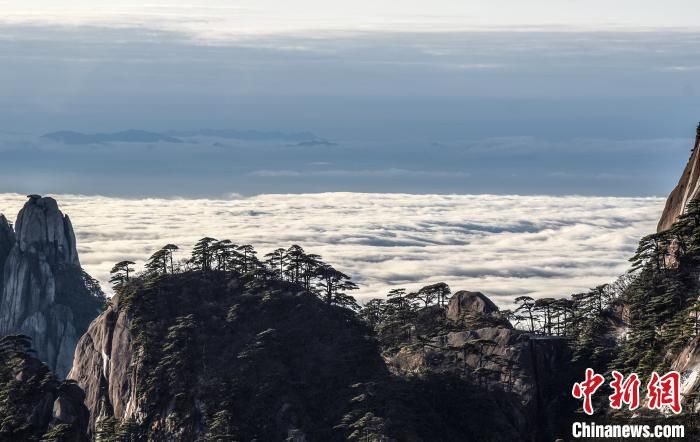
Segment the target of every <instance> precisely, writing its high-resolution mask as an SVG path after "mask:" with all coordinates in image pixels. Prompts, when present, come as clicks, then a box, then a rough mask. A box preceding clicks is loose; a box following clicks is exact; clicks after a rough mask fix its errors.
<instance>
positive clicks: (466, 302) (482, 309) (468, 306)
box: [447, 290, 498, 321]
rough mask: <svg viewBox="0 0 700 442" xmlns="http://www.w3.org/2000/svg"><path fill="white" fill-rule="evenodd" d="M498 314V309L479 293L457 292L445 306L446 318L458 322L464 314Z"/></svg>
mask: <svg viewBox="0 0 700 442" xmlns="http://www.w3.org/2000/svg"><path fill="white" fill-rule="evenodd" d="M495 312H498V307H497V306H496V304H494V303H493V301H491V300H490V299H489V298H488V297H487V296H486V295H484V294H483V293H481V292H468V291H466V290H462V291H459V292H457V293H455V294H454V296H452V298H451V299H450V302H449V304H448V305H447V318H448V319H451V320H453V321H457V320H459V318H460V317H462V315H464V314H465V313H476V314H483V315H490V314H492V313H495Z"/></svg>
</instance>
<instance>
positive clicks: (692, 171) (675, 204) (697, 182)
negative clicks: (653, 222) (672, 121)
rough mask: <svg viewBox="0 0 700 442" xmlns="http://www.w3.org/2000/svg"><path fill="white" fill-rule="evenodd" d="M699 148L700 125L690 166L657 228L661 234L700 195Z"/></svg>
mask: <svg viewBox="0 0 700 442" xmlns="http://www.w3.org/2000/svg"><path fill="white" fill-rule="evenodd" d="M698 147H700V125H698V129H697V135H696V138H695V145H694V147H693V152H692V154H691V155H690V159H689V160H688V164H686V166H685V170H683V175H681V178H680V180H678V184H677V185H676V187H675V188H674V189H673V191H672V192H671V194H670V195H669V196H668V199H667V200H666V206H665V207H664V211H663V213H662V214H661V219H660V220H659V225H658V228H657V231H659V232H661V231H664V230H667V229H668V228H669V227H671V225H673V223H674V222H675V221H676V220H677V219H678V217H679V216H680V215H681V214H682V213H683V211H684V210H685V207H686V205H687V204H688V202H690V201H692V200H693V199H695V198H697V197H698V195H699V194H700V153H699V152H700V149H698Z"/></svg>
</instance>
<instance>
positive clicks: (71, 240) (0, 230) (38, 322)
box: [0, 195, 101, 377]
mask: <svg viewBox="0 0 700 442" xmlns="http://www.w3.org/2000/svg"><path fill="white" fill-rule="evenodd" d="M0 265H2V278H0V335H4V334H23V335H26V336H29V337H30V338H31V339H32V342H33V347H34V349H35V350H36V352H37V356H38V357H39V359H41V360H42V361H44V362H46V363H47V364H48V366H49V367H50V368H51V369H52V370H53V371H54V372H55V373H56V374H57V375H58V376H59V377H64V376H65V375H66V374H67V373H68V371H69V370H70V367H71V365H72V360H73V352H74V350H75V345H76V343H77V342H78V338H79V337H80V335H81V334H82V333H83V332H84V331H85V329H86V328H87V325H88V324H89V322H90V321H91V320H92V319H93V318H94V317H95V316H97V313H98V311H99V305H100V303H101V300H100V299H98V298H96V297H95V296H94V295H93V294H92V293H91V292H90V291H89V290H88V289H87V287H86V285H85V274H84V272H83V271H82V269H81V268H80V261H79V259H78V252H77V250H76V244H75V234H74V232H73V226H72V225H71V222H70V219H69V218H68V216H65V215H64V214H63V213H62V212H61V211H60V210H59V208H58V204H57V203H56V201H55V200H54V199H53V198H48V197H44V198H42V197H41V196H39V195H30V196H29V200H28V201H27V202H26V203H25V205H24V207H23V208H22V210H21V211H20V212H19V214H18V216H17V222H16V223H15V231H14V232H13V231H12V228H11V227H10V225H9V223H8V222H7V220H6V219H5V217H4V216H0Z"/></svg>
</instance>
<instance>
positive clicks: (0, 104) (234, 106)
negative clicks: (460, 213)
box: [0, 0, 700, 197]
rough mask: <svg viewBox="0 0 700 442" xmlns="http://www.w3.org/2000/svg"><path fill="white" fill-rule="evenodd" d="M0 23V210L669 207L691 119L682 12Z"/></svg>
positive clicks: (692, 55) (690, 70) (110, 11)
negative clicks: (45, 200) (85, 198)
mask: <svg viewBox="0 0 700 442" xmlns="http://www.w3.org/2000/svg"><path fill="white" fill-rule="evenodd" d="M0 10H2V11H3V13H2V17H0V61H1V62H2V66H3V68H2V70H0V154H2V156H3V161H2V162H0V190H4V191H12V192H20V193H29V192H38V193H47V192H59V193H89V194H102V195H112V196H128V197H141V196H160V197H172V196H180V197H220V196H225V195H228V194H230V193H238V194H243V195H256V194H264V193H284V192H292V193H305V192H319V191H353V192H367V191H375V192H409V193H458V194H465V193H468V194H479V193H490V194H513V193H517V194H525V195H533V194H548V195H552V194H555V195H567V194H580V195H606V196H649V195H653V196H664V195H666V194H667V193H668V192H669V191H670V189H671V188H672V186H673V184H674V182H675V180H676V177H677V176H678V174H679V171H680V170H681V169H682V167H683V165H684V163H685V161H686V160H687V157H688V152H689V150H690V148H691V147H692V143H693V137H694V131H695V126H696V124H697V121H698V120H699V119H700V117H699V115H700V100H698V99H697V94H698V87H699V86H698V79H699V73H700V64H699V63H698V61H697V53H698V50H699V49H700V33H698V30H697V26H696V24H695V23H696V22H697V18H699V17H698V14H699V12H698V8H697V7H695V6H694V5H693V2H690V1H669V2H664V3H663V5H661V4H660V3H659V2H652V1H635V2H632V1H616V2H603V1H586V2H581V1H560V0H558V1H544V0H541V1H528V2H521V1H505V0H501V1H490V2H473V1H472V2H469V1H447V0H438V1H435V2H429V3H426V2H417V1H402V2H390V1H372V2H370V1H356V2H345V3H338V2H320V1H311V0H306V1H295V2H278V1H254V2H253V1H239V2H235V3H233V4H232V3H231V2H223V1H211V0H210V1H204V2H197V3H196V4H194V3H187V2H177V1H175V2H151V3H142V2H138V3H137V2H119V3H115V2H94V1H91V2H86V1H77V2H70V4H69V5H66V2H62V1H61V2H59V1H33V2H29V3H28V2H18V1H10V2H8V1H0ZM132 129H139V130H145V131H149V132H156V133H159V134H168V135H174V134H175V135H174V136H176V137H177V140H176V141H177V142H176V143H173V142H168V141H160V142H151V141H147V142H129V143H126V142H121V141H119V140H116V141H115V140H112V141H110V142H94V143H92V144H80V145H75V144H71V143H65V142H60V141H58V142H57V141H56V140H52V139H48V138H45V137H42V136H43V135H45V134H47V133H51V132H55V131H78V132H81V133H86V134H95V133H102V134H104V133H107V134H109V133H113V132H119V131H124V130H132ZM211 130H216V131H219V132H211ZM232 130H235V131H238V132H237V133H238V135H237V136H235V137H232V136H230V131H232ZM221 131H229V132H228V133H229V135H228V136H221V134H222V133H223V132H221ZM249 131H258V132H264V133H265V134H267V135H265V136H258V137H257V138H256V139H255V140H251V139H250V137H245V136H243V137H242V136H240V132H244V133H247V132H249ZM273 133H274V134H277V135H275V136H273V135H271V134H273ZM300 133H303V134H306V136H305V139H300V138H299V137H298V136H296V135H298V134H300ZM212 134H214V135H212ZM302 138H303V137H302ZM132 141H133V140H132Z"/></svg>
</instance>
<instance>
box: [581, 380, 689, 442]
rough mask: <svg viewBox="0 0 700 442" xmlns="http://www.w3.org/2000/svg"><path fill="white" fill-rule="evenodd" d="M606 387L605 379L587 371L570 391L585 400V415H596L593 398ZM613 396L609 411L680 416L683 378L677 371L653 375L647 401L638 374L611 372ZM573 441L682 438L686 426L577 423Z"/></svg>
mask: <svg viewBox="0 0 700 442" xmlns="http://www.w3.org/2000/svg"><path fill="white" fill-rule="evenodd" d="M604 384H605V377H604V376H603V375H601V374H598V373H596V372H595V371H594V370H593V369H591V368H587V369H586V375H585V378H584V380H583V381H581V382H577V383H575V384H574V385H573V387H572V388H571V394H572V395H573V397H574V398H576V399H579V400H582V401H583V405H582V408H583V412H584V413H586V414H587V415H589V416H592V415H593V412H594V411H595V410H594V409H593V395H594V394H595V393H596V391H598V389H599V388H600V387H602V386H603V385H604ZM609 385H610V388H611V389H612V391H613V392H612V394H611V395H609V396H608V401H609V403H610V408H612V409H613V410H622V409H624V408H626V409H628V410H629V411H635V410H638V409H640V407H644V408H647V409H649V410H656V411H659V412H660V413H664V414H666V413H673V414H676V415H677V414H680V412H681V411H682V406H681V400H680V396H681V395H680V392H681V376H680V373H678V372H677V371H671V372H668V373H666V374H664V375H660V374H659V373H657V372H652V374H651V376H650V377H649V382H648V383H647V384H646V395H645V397H644V401H642V399H641V396H640V390H641V385H642V381H641V379H640V377H639V375H637V373H632V374H630V375H629V376H628V377H625V376H624V375H623V374H622V373H620V372H618V371H613V372H612V380H611V381H610V384H609ZM571 433H572V436H573V437H574V438H577V439H578V438H646V439H649V438H683V437H684V436H685V427H684V426H683V425H642V424H620V425H609V424H606V425H596V424H595V423H593V422H574V424H573V425H572V428H571Z"/></svg>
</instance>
